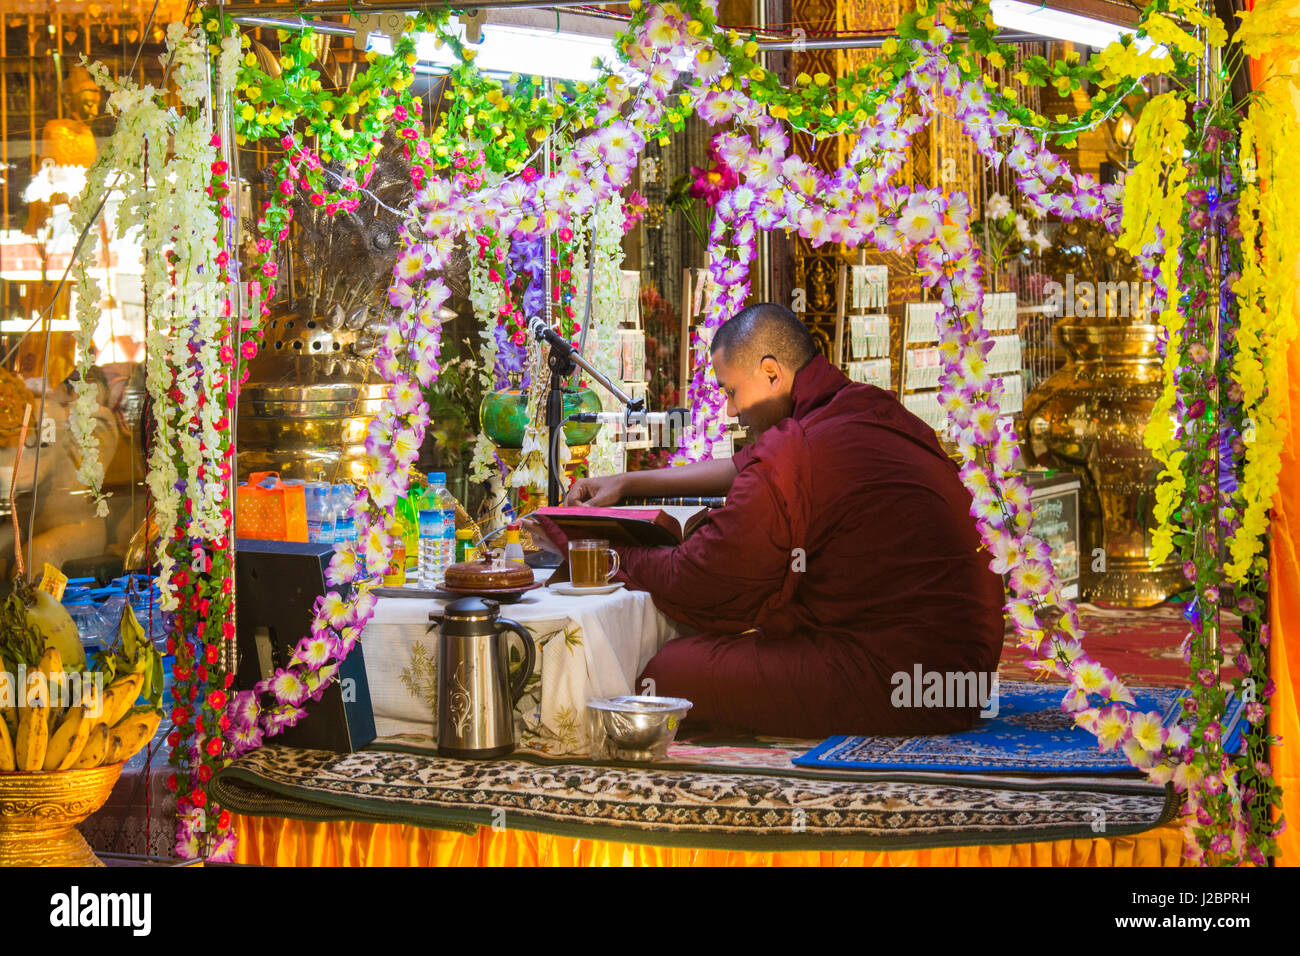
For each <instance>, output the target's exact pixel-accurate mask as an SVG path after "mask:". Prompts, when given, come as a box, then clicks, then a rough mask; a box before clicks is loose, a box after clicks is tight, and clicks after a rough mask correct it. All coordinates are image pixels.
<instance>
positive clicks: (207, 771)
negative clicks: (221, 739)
mask: <svg viewBox="0 0 1300 956" xmlns="http://www.w3.org/2000/svg"><path fill="white" fill-rule="evenodd" d="M198 778H199V780H201V781H202V782H203V783H207V782H208V781H209V780H211V779H212V768H211V767H209V766H208V765H207V764H200V765H199V770H198Z"/></svg>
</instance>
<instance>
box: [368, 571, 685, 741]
mask: <svg viewBox="0 0 1300 956" xmlns="http://www.w3.org/2000/svg"><path fill="white" fill-rule="evenodd" d="M539 577H540V575H539ZM445 604H446V601H443V600H437V599H431V598H418V597H409V598H408V597H381V598H380V599H379V600H378V602H377V603H376V605H375V614H374V617H373V618H371V620H370V623H369V624H368V625H367V626H366V629H365V631H364V632H363V633H362V641H363V646H364V647H365V653H366V678H367V680H368V681H369V684H370V699H371V702H372V704H373V706H374V711H375V727H376V730H377V731H378V733H379V736H380V737H381V738H386V739H388V740H389V742H399V741H395V740H394V739H393V738H399V739H400V738H402V737H413V738H418V739H423V740H427V739H428V738H429V737H436V736H437V728H436V727H435V726H434V723H435V721H436V714H437V707H438V696H437V695H438V690H437V688H438V683H437V673H436V661H437V646H438V635H437V632H436V631H430V630H429V615H430V613H432V612H435V611H441V610H442V608H443V606H444V605H445ZM501 617H503V618H508V619H510V620H513V621H517V622H518V623H520V624H522V625H523V626H524V627H525V628H527V630H528V632H529V633H530V634H532V636H533V640H534V641H535V642H536V643H537V664H536V665H535V667H534V670H533V673H532V675H531V676H530V677H529V679H528V682H527V684H526V686H525V690H524V695H523V697H522V698H521V699H520V701H519V703H518V705H517V706H516V708H515V719H516V728H517V731H518V736H519V742H520V744H521V745H522V746H524V747H527V748H529V749H532V750H537V751H540V752H542V753H547V754H551V755H555V756H563V755H585V754H586V753H587V750H588V737H587V730H586V720H585V712H586V703H587V701H588V700H589V699H590V698H592V697H613V696H616V695H620V694H634V693H640V692H641V688H638V687H636V686H635V682H636V678H637V675H638V674H640V673H641V671H642V669H643V668H644V667H645V666H646V664H647V663H649V661H650V658H651V657H653V656H654V655H655V652H657V651H658V650H659V648H660V647H662V646H663V645H664V643H665V642H666V641H668V640H669V639H670V638H672V637H675V636H677V635H678V633H679V632H678V625H677V624H675V623H674V622H673V621H672V620H670V619H669V618H668V617H666V616H665V615H664V614H663V613H661V612H660V611H659V610H658V609H657V608H656V607H655V606H654V602H653V601H651V600H650V595H649V594H648V593H646V592H644V591H629V590H628V589H626V588H620V589H619V590H617V591H614V592H613V593H611V594H593V595H583V596H581V597H572V596H565V595H562V594H559V593H557V592H555V591H552V590H550V589H549V588H546V587H541V588H538V589H536V590H534V591H530V592H528V593H527V594H525V595H524V596H523V598H522V599H521V600H519V601H518V602H517V603H515V604H502V605H501ZM517 646H518V638H512V639H511V643H510V647H511V659H512V661H513V660H515V659H517V658H516V655H517V654H519V651H518V650H517Z"/></svg>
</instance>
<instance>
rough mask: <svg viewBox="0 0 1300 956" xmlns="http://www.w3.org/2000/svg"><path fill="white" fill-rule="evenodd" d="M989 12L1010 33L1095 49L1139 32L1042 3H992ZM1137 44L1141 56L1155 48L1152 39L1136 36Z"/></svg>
mask: <svg viewBox="0 0 1300 956" xmlns="http://www.w3.org/2000/svg"><path fill="white" fill-rule="evenodd" d="M989 13H990V14H992V16H993V22H994V23H996V24H997V25H998V26H1000V27H1006V28H1007V29H1008V30H1023V31H1024V32H1026V33H1036V34H1038V35H1039V36H1042V37H1051V38H1052V39H1056V40H1067V41H1069V42H1070V43H1080V44H1082V45H1084V46H1089V47H1092V48H1093V49H1094V50H1104V49H1105V48H1106V47H1108V46H1110V45H1111V44H1112V43H1114V42H1115V41H1116V40H1118V39H1119V38H1120V37H1122V36H1124V35H1125V34H1132V33H1134V32H1135V28H1134V27H1130V26H1124V25H1123V24H1119V23H1111V22H1109V21H1108V20H1098V19H1097V18H1096V17H1088V16H1084V15H1083V14H1079V13H1069V12H1067V11H1065V10H1058V9H1056V8H1054V7H1049V6H1047V5H1046V4H1042V3H1040V4H1034V3H1022V2H1021V0H992V2H991V3H990V4H989ZM1134 45H1135V46H1136V48H1137V50H1138V52H1139V53H1145V52H1146V51H1147V50H1150V49H1151V48H1152V47H1154V46H1155V44H1154V43H1152V42H1151V39H1150V38H1149V37H1142V38H1140V39H1139V38H1137V37H1134Z"/></svg>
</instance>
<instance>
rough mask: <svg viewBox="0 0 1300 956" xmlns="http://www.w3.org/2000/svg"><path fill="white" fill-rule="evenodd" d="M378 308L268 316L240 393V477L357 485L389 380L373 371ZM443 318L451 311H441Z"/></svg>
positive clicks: (380, 326)
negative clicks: (275, 475) (264, 474)
mask: <svg viewBox="0 0 1300 956" xmlns="http://www.w3.org/2000/svg"><path fill="white" fill-rule="evenodd" d="M372 312H373V313H378V309H374V310H371V309H368V308H366V307H364V306H362V307H359V308H354V309H352V310H351V311H346V312H345V311H344V309H343V307H342V306H341V305H338V304H337V303H335V304H333V305H331V306H328V307H325V308H322V309H320V310H319V311H312V310H309V309H308V308H306V307H302V308H297V309H290V308H287V307H286V308H280V309H276V310H274V311H273V312H272V313H271V315H269V316H267V318H266V322H265V323H264V329H265V338H264V341H263V343H262V347H261V349H260V350H259V351H258V354H257V357H256V358H254V359H253V360H252V361H251V362H249V379H248V381H247V382H246V383H244V387H243V388H242V389H241V390H240V393H239V421H238V430H239V477H240V480H245V479H246V478H247V477H248V475H249V474H251V473H253V472H260V471H275V472H279V474H280V477H281V478H301V479H303V480H306V481H315V480H316V479H317V478H318V477H322V476H323V478H324V480H325V481H330V482H345V481H346V482H360V481H363V480H364V479H365V477H366V474H365V455H366V448H365V442H366V431H367V429H368V428H369V427H370V422H371V419H373V418H374V416H375V415H376V414H377V413H378V412H379V409H380V407H381V406H382V404H383V401H384V398H385V396H386V395H387V394H388V388H389V386H388V383H386V382H385V381H384V380H383V378H381V377H380V375H379V373H378V372H377V371H376V370H375V362H374V354H375V350H376V347H377V345H378V343H379V339H380V337H381V336H382V335H383V333H384V329H385V320H384V318H383V317H382V316H378V315H375V314H372ZM441 316H442V318H443V320H444V321H446V320H449V319H454V318H455V317H456V314H455V313H454V312H451V311H450V310H448V309H443V310H442V313H441Z"/></svg>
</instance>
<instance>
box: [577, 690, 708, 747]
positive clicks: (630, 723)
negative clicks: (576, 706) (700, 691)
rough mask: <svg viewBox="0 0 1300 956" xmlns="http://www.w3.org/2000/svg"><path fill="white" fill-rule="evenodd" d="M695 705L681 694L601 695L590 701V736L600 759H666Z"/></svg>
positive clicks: (588, 706) (588, 728) (588, 721)
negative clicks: (680, 695)
mask: <svg viewBox="0 0 1300 956" xmlns="http://www.w3.org/2000/svg"><path fill="white" fill-rule="evenodd" d="M692 706H693V705H692V704H691V702H690V701H689V700H683V699H682V698H680V697H601V698H593V699H592V700H589V701H587V735H588V736H589V737H590V738H591V755H592V757H594V758H595V759H597V760H636V761H647V760H663V759H664V758H665V757H666V756H668V745H669V744H671V743H672V742H673V738H674V737H676V736H677V728H678V727H680V726H681V724H682V718H683V717H685V716H686V712H687V711H689V710H690V709H691V707H692Z"/></svg>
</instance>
